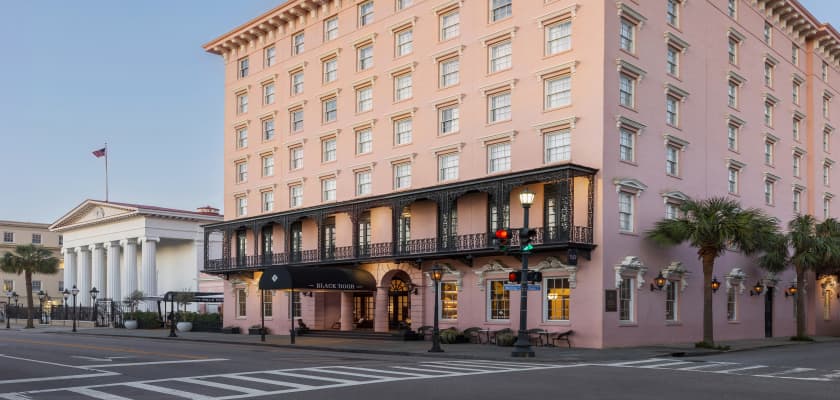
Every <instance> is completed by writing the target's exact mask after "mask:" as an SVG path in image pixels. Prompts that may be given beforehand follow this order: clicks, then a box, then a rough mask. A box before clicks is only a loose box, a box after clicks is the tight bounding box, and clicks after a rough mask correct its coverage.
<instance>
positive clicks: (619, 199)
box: [204, 0, 840, 348]
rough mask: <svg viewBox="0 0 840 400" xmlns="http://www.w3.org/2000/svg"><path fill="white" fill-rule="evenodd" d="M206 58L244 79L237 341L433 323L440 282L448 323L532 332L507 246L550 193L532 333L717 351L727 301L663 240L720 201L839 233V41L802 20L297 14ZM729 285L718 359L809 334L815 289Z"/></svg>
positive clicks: (729, 267) (748, 279) (517, 10)
mask: <svg viewBox="0 0 840 400" xmlns="http://www.w3.org/2000/svg"><path fill="white" fill-rule="evenodd" d="M204 48H205V50H206V51H208V52H210V53H213V54H217V55H220V56H222V58H223V60H224V63H225V86H224V90H225V104H224V112H225V126H224V132H225V133H224V147H225V160H224V162H225V176H224V182H225V211H226V212H225V216H226V221H224V222H222V223H215V224H212V225H209V226H207V227H206V232H205V234H206V235H210V234H213V233H216V234H218V233H222V234H223V235H224V237H225V240H224V241H223V243H224V245H223V248H222V251H221V254H222V258H220V259H208V260H207V263H206V264H205V265H206V267H205V268H206V270H205V271H206V272H207V273H211V274H218V275H221V276H223V277H225V278H226V281H225V299H226V301H225V304H224V324H225V325H238V326H241V327H243V328H244V327H248V326H252V325H254V324H258V323H259V321H260V319H261V312H264V313H265V317H266V325H267V326H268V327H269V328H270V329H271V330H272V332H275V333H279V332H283V333H285V332H288V329H289V327H290V322H291V321H292V319H290V315H294V316H295V317H300V318H301V319H302V321H303V322H304V323H305V324H306V325H308V326H309V327H310V328H312V329H326V330H329V329H334V330H341V331H348V330H373V331H375V332H387V331H389V330H395V329H398V328H400V327H405V326H410V327H412V328H414V329H416V328H418V327H420V326H425V325H431V324H432V320H433V310H434V308H433V304H434V297H435V294H434V293H435V291H434V288H433V281H432V280H431V279H430V276H429V271H430V269H431V268H432V267H433V266H434V265H439V266H441V267H442V268H443V269H444V274H443V279H442V281H441V284H440V301H441V309H440V313H439V317H440V318H441V324H442V328H445V327H450V326H452V327H456V328H458V329H459V330H464V329H466V328H469V327H480V328H483V329H490V330H497V329H502V328H512V329H514V331H515V330H516V328H517V327H518V326H519V318H518V315H519V313H518V312H517V310H518V309H519V294H518V292H514V294H513V295H512V294H511V292H509V291H507V290H505V288H504V283H506V282H507V276H508V272H509V271H512V270H517V269H519V268H520V261H519V260H518V259H517V258H516V257H514V256H511V255H506V254H504V253H503V252H500V251H498V250H495V249H494V247H493V245H492V241H491V239H492V237H493V232H494V231H495V230H496V229H498V228H506V227H514V228H517V227H521V226H522V223H523V208H522V206H521V205H520V203H519V194H520V192H521V191H522V190H524V189H525V188H527V189H529V190H531V191H533V192H535V193H536V201H535V202H534V204H533V206H532V207H531V212H530V225H531V226H532V227H534V228H535V229H536V231H537V237H536V239H535V243H536V245H535V248H534V251H533V254H532V255H531V263H530V265H531V268H533V269H536V270H539V271H540V272H542V275H543V280H542V282H539V283H540V290H539V291H529V293H528V304H529V309H528V311H529V313H528V321H527V325H528V327H529V328H544V329H547V330H549V331H565V330H569V329H571V330H573V331H574V333H573V335H572V337H571V341H572V344H573V345H575V346H580V347H595V348H600V347H613V346H629V345H640V344H654V343H670V342H691V341H698V340H700V339H701V324H702V321H701V320H702V288H703V287H704V286H706V285H708V284H709V283H708V282H703V281H702V272H701V266H700V262H699V260H698V259H697V255H696V251H695V250H694V249H692V248H689V247H687V246H684V247H679V248H670V249H669V248H660V247H657V246H656V245H654V244H652V243H651V242H650V241H648V240H647V239H646V238H645V235H644V234H645V232H646V230H648V229H649V228H651V227H652V226H653V224H654V222H655V221H657V220H659V219H661V218H665V217H668V216H672V215H674V214H675V213H676V212H677V208H676V207H677V205H679V204H680V202H681V201H684V200H685V199H686V198H706V197H711V196H721V195H728V196H731V197H733V198H736V199H738V200H739V201H740V202H741V203H742V204H743V205H745V206H754V207H761V208H763V209H765V210H767V211H768V212H769V213H771V214H772V215H775V216H776V217H778V218H779V219H780V220H781V221H783V223H786V222H787V221H788V220H790V219H791V218H792V217H793V216H794V215H795V214H796V213H811V214H814V215H815V216H817V217H818V218H824V217H826V216H830V215H836V213H840V205H838V204H837V201H836V200H835V199H834V197H835V194H837V195H840V173H836V172H835V171H834V167H835V166H834V164H835V161H834V157H838V156H836V155H834V154H833V152H837V151H840V142H838V138H837V134H836V133H835V129H836V128H835V125H837V124H838V123H840V105H839V104H840V98H837V97H838V95H840V35H838V32H837V31H836V30H835V29H834V28H833V27H832V26H830V25H827V24H823V23H820V22H819V20H818V19H817V18H816V17H814V16H813V15H811V14H810V13H809V12H808V11H807V10H806V9H805V8H804V7H803V6H802V5H801V4H799V3H798V2H797V1H796V0H751V1H745V0H700V1H697V0H691V1H686V0H644V1H641V0H623V1H614V0H577V1H574V0H528V1H524V0H289V1H287V2H285V3H284V4H282V5H280V6H278V7H276V8H275V9H273V10H270V11H268V12H266V13H265V14H263V15H261V16H259V17H257V18H255V19H254V20H252V21H250V22H247V23H245V24H244V25H242V26H240V27H238V28H236V29H234V30H233V31H231V32H229V33H227V34H225V35H223V36H221V37H219V38H217V39H215V40H213V41H212V42H210V43H207V44H206V45H205V46H204ZM207 242H208V240H205V243H207ZM205 253H206V254H209V253H208V252H205ZM575 255H576V257H575ZM570 256H571V257H570ZM208 258H210V257H208ZM715 268H716V271H715V275H716V276H717V278H718V279H719V280H720V282H721V283H722V285H721V289H720V290H719V291H718V292H717V293H716V294H715V296H714V318H715V329H716V338H717V339H720V340H726V339H738V338H755V337H764V336H785V335H792V334H793V333H794V310H793V304H794V301H793V299H792V298H789V297H787V296H782V295H783V294H784V293H785V289H786V288H788V287H789V286H790V285H791V284H792V282H793V280H794V275H793V273H792V272H791V271H788V272H785V273H783V274H779V275H768V273H767V272H765V271H763V270H761V269H760V268H758V266H757V265H756V263H755V261H754V260H753V259H750V258H746V257H743V256H741V255H739V254H736V253H730V254H726V255H725V256H724V257H722V258H720V259H719V260H718V262H717V263H716V265H715ZM264 271H269V272H268V273H267V274H266V275H267V276H266V278H271V279H266V278H263V279H262V283H260V280H261V278H262V275H263V273H264ZM659 273H662V275H663V276H664V277H666V278H667V280H668V283H667V284H666V285H665V288H664V289H663V290H656V291H654V290H651V288H650V282H651V281H652V279H653V278H654V277H656V276H657V275H658V274H659ZM278 277H279V278H278ZM756 283H757V284H759V285H762V286H764V287H766V288H767V290H765V291H764V292H763V293H762V295H760V296H752V295H751V294H750V288H751V287H753V286H754V285H755V284H756ZM261 287H262V288H266V287H273V288H279V289H288V288H290V287H294V288H295V290H296V291H293V292H291V293H290V292H289V291H277V290H266V291H264V293H260V291H261V290H260V288H261ZM807 288H808V289H809V290H807V291H806V293H805V294H804V295H805V296H807V299H808V301H807V304H808V313H807V318H808V324H807V326H808V330H809V332H810V333H811V334H817V335H822V334H838V333H840V300H838V295H837V293H838V289H840V287H838V286H837V278H836V277H834V276H819V277H816V276H811V277H810V278H809V281H808V282H807ZM774 289H775V290H774ZM301 294H302V295H301ZM800 295H801V294H800ZM292 312H293V313H294V314H291V313H292Z"/></svg>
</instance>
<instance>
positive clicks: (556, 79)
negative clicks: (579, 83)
mask: <svg viewBox="0 0 840 400" xmlns="http://www.w3.org/2000/svg"><path fill="white" fill-rule="evenodd" d="M543 92H544V93H543V109H544V110H553V109H557V108H562V107H567V106H570V105H571V104H572V74H561V75H557V76H553V77H550V78H546V79H544V80H543Z"/></svg>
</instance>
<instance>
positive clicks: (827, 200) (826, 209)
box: [823, 196, 831, 219]
mask: <svg viewBox="0 0 840 400" xmlns="http://www.w3.org/2000/svg"><path fill="white" fill-rule="evenodd" d="M827 218H831V197H829V196H825V197H823V219H827Z"/></svg>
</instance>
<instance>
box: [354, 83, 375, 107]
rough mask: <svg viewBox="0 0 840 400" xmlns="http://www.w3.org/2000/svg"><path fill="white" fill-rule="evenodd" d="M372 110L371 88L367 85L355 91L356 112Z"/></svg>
mask: <svg viewBox="0 0 840 400" xmlns="http://www.w3.org/2000/svg"><path fill="white" fill-rule="evenodd" d="M371 110H373V86H370V85H367V86H363V87H360V88H358V89H356V112H357V113H363V112H368V111H371Z"/></svg>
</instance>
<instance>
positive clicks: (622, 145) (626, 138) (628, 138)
mask: <svg viewBox="0 0 840 400" xmlns="http://www.w3.org/2000/svg"><path fill="white" fill-rule="evenodd" d="M618 135H619V142H618V159H619V160H621V161H627V162H635V161H636V150H635V149H636V132H634V131H631V130H630V129H627V128H624V127H622V128H620V129H619V131H618Z"/></svg>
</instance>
